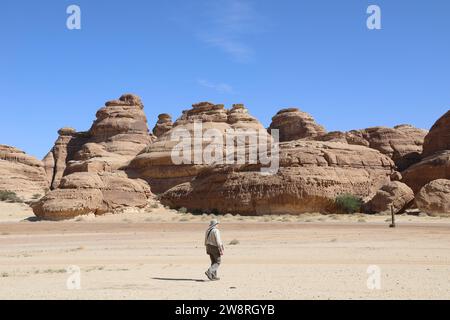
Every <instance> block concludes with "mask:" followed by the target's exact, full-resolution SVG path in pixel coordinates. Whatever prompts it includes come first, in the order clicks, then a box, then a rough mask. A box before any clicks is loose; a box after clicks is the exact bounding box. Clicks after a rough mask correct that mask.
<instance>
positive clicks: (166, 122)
mask: <svg viewBox="0 0 450 320" xmlns="http://www.w3.org/2000/svg"><path fill="white" fill-rule="evenodd" d="M172 127H173V123H172V117H171V116H170V114H167V113H162V114H160V115H159V116H158V122H156V125H155V127H154V128H153V134H154V135H155V137H157V138H159V137H161V136H162V135H164V134H165V133H166V132H167V131H169V130H170V129H172Z"/></svg>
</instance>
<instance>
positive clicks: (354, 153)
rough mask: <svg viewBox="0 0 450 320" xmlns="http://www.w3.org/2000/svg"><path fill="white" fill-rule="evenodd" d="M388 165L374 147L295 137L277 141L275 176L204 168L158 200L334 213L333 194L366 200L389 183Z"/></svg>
mask: <svg viewBox="0 0 450 320" xmlns="http://www.w3.org/2000/svg"><path fill="white" fill-rule="evenodd" d="M393 167H394V163H393V162H392V160H391V159H389V158H388V157H387V156H385V155H382V154H381V153H379V152H378V151H376V150H374V149H369V148H366V147H363V146H355V145H348V144H342V143H335V142H318V141H304V140H297V141H291V142H285V143H281V144H280V169H279V171H278V173H277V174H275V175H262V174H261V173H260V172H259V168H260V166H259V165H230V166H226V165H221V166H214V167H209V168H206V169H203V170H202V171H201V172H199V173H198V174H197V176H196V178H195V179H192V181H189V182H186V183H183V184H180V185H177V186H175V187H173V188H171V189H170V190H168V191H166V192H165V193H164V194H162V195H161V202H162V203H163V204H165V205H168V206H170V207H173V208H177V207H178V208H179V207H186V208H188V209H190V210H193V211H195V210H202V211H205V210H206V211H208V210H209V211H212V212H219V213H239V214H245V215H264V214H286V213H291V214H299V213H305V212H333V211H334V210H335V208H334V199H335V197H336V196H337V195H340V194H344V193H351V194H353V195H356V196H359V197H361V198H365V199H368V198H369V197H371V196H372V195H373V194H374V193H375V192H376V191H377V190H378V189H379V188H380V187H381V186H382V185H384V184H386V183H387V182H389V176H390V174H391V173H392V170H393Z"/></svg>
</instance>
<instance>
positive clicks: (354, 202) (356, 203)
mask: <svg viewBox="0 0 450 320" xmlns="http://www.w3.org/2000/svg"><path fill="white" fill-rule="evenodd" d="M334 203H335V205H336V208H337V210H338V211H339V212H341V213H355V212H359V211H360V210H361V206H362V204H363V202H362V200H361V199H360V198H358V197H356V196H354V195H352V194H342V195H339V196H337V197H336V199H335V200H334Z"/></svg>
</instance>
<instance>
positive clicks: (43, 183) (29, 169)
mask: <svg viewBox="0 0 450 320" xmlns="http://www.w3.org/2000/svg"><path fill="white" fill-rule="evenodd" d="M47 190H48V181H47V177H46V174H45V170H44V164H43V163H42V161H39V160H38V159H36V158H34V157H32V156H30V155H28V154H26V153H25V152H23V151H21V150H19V149H17V148H14V147H10V146H6V145H0V191H11V192H15V193H16V194H17V195H18V196H19V197H21V198H23V199H24V200H29V199H31V198H33V196H34V195H41V196H42V195H44V194H45V192H46V191H47Z"/></svg>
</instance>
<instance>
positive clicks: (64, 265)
mask: <svg viewBox="0 0 450 320" xmlns="http://www.w3.org/2000/svg"><path fill="white" fill-rule="evenodd" d="M31 216H32V212H31V210H30V209H29V208H28V207H27V206H26V205H19V204H7V203H0V299H450V219H449V218H434V217H427V216H421V217H415V216H406V215H401V216H397V224H398V226H397V228H395V229H390V228H388V222H387V221H388V220H389V217H387V216H383V215H378V216H365V215H332V216H324V215H320V214H307V215H302V216H298V217H294V216H274V217H255V218H249V217H240V216H230V215H228V216H225V217H221V218H220V220H221V221H222V223H221V230H222V237H223V239H224V242H225V244H226V252H225V256H224V258H223V264H222V266H221V268H220V276H221V278H222V280H221V281H217V282H210V281H205V278H206V277H205V276H204V271H205V270H206V268H207V265H208V263H209V258H208V256H207V255H206V254H205V251H204V247H203V234H204V230H205V228H206V225H207V222H208V221H209V220H210V219H211V218H212V217H213V216H212V215H206V214H205V215H200V216H193V215H190V214H184V213H179V212H176V211H173V210H167V209H164V208H161V207H159V208H156V206H155V208H151V209H147V210H142V211H133V210H132V211H128V212H124V213H122V214H119V215H107V216H103V217H82V218H78V219H74V220H72V221H67V222H41V221H38V222H33V221H32V220H33V219H28V220H27V218H29V217H31ZM30 220H31V221H30ZM230 242H233V243H236V242H237V244H234V245H231V244H230ZM70 266H76V267H79V268H80V277H79V279H80V283H81V289H80V290H69V289H67V280H68V279H69V278H71V279H73V277H74V276H77V272H76V271H75V273H73V271H70V272H69V273H68V272H67V269H68V268H69V267H70ZM369 266H377V267H378V268H379V270H380V289H375V290H371V289H369V288H368V287H367V280H368V278H369V277H370V274H368V273H367V269H368V267H369ZM70 270H76V269H73V268H72V269H70Z"/></svg>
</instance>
